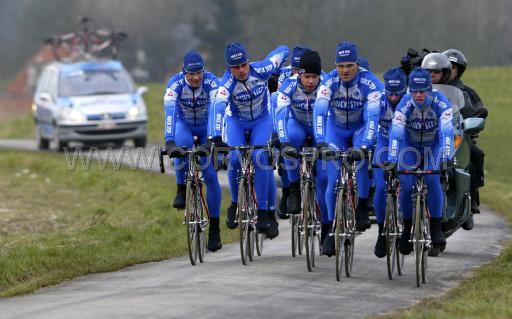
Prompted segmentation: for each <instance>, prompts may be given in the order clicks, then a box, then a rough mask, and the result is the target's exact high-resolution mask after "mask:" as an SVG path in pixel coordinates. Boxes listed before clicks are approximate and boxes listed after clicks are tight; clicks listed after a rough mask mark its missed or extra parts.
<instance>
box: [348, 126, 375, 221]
mask: <svg viewBox="0 0 512 319" xmlns="http://www.w3.org/2000/svg"><path fill="white" fill-rule="evenodd" d="M363 139H364V129H363V128H360V129H359V130H357V131H356V132H355V133H354V137H353V142H354V147H355V148H360V147H361V145H362V142H363ZM356 178H357V195H358V197H359V198H358V202H357V212H356V228H357V230H359V231H365V230H366V229H368V228H370V227H371V225H372V224H371V222H370V217H369V213H370V209H369V207H368V195H369V193H370V186H371V181H370V176H369V173H368V161H367V160H366V159H364V160H362V161H360V162H358V165H357V171H356Z"/></svg>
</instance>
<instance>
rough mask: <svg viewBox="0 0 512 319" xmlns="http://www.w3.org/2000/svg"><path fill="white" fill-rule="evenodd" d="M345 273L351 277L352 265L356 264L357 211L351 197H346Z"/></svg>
mask: <svg viewBox="0 0 512 319" xmlns="http://www.w3.org/2000/svg"><path fill="white" fill-rule="evenodd" d="M344 206H345V209H344V213H345V214H344V215H345V216H344V219H345V223H346V224H345V225H346V226H345V232H346V233H347V236H346V237H345V243H344V244H345V275H346V276H347V277H350V275H351V274H352V265H353V264H354V250H355V244H356V212H355V211H354V206H353V205H352V204H351V202H350V199H349V198H348V197H345V205H344Z"/></svg>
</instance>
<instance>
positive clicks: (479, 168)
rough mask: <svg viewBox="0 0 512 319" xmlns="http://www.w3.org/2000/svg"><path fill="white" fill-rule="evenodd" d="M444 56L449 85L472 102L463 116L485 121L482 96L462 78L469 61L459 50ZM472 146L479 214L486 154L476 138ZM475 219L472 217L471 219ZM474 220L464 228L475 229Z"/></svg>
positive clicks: (473, 200) (475, 204)
mask: <svg viewBox="0 0 512 319" xmlns="http://www.w3.org/2000/svg"><path fill="white" fill-rule="evenodd" d="M443 54H444V55H446V56H447V57H448V59H449V60H450V62H451V64H452V72H451V74H450V78H449V79H448V84H449V85H454V86H456V87H458V88H459V89H461V90H462V92H465V93H466V94H467V95H468V96H469V99H470V100H471V104H472V107H473V109H472V110H471V111H472V112H468V113H467V114H466V113H464V114H462V116H463V117H481V118H483V119H485V118H486V117H487V114H488V112H487V108H486V107H484V105H483V103H482V100H481V99H480V96H478V94H477V93H476V91H475V90H473V89H472V88H470V87H469V86H467V85H466V84H465V83H464V82H462V80H461V77H462V75H463V74H464V71H466V68H467V65H468V61H467V59H466V57H465V56H464V54H463V53H462V52H461V51H459V50H457V49H448V50H446V51H444V52H443ZM470 145H471V164H472V165H471V166H470V174H471V182H470V188H471V190H470V194H471V211H472V212H473V214H479V213H480V209H479V208H478V205H479V204H480V199H479V192H478V188H479V187H482V186H484V156H485V154H484V152H483V151H482V150H481V149H480V148H479V147H478V146H477V144H476V136H475V137H474V138H472V143H471V144H470ZM472 218H473V217H472V216H471V219H472ZM471 223H472V220H471V221H468V223H466V225H463V227H466V228H473V227H472V225H471Z"/></svg>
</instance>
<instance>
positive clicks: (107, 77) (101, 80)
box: [59, 70, 135, 96]
mask: <svg viewBox="0 0 512 319" xmlns="http://www.w3.org/2000/svg"><path fill="white" fill-rule="evenodd" d="M134 90H135V88H134V85H133V82H132V81H131V79H130V77H129V76H128V74H127V72H126V71H125V70H91V71H85V70H77V71H72V72H63V73H61V75H60V81H59V95H60V96H80V95H98V94H123V93H132V92H133V91H134Z"/></svg>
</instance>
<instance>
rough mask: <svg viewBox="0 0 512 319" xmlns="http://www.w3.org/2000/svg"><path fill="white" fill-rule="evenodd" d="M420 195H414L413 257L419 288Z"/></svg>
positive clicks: (422, 241) (421, 251)
mask: <svg viewBox="0 0 512 319" xmlns="http://www.w3.org/2000/svg"><path fill="white" fill-rule="evenodd" d="M422 216H423V213H422V207H421V198H420V195H416V198H415V205H414V255H415V259H416V285H417V286H418V287H419V286H420V284H421V281H422V276H423V275H422V274H423V255H424V254H423V248H424V238H423V222H422Z"/></svg>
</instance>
